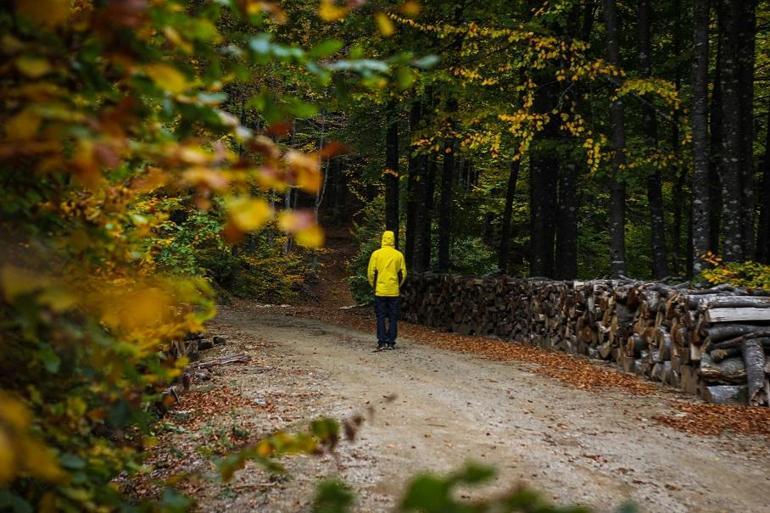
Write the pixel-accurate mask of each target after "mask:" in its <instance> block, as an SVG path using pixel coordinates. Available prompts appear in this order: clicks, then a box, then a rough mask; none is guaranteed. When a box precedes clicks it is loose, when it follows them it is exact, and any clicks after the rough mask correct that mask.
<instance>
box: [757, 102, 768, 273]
mask: <svg viewBox="0 0 770 513" xmlns="http://www.w3.org/2000/svg"><path fill="white" fill-rule="evenodd" d="M765 128H766V129H767V134H766V135H765V157H764V162H762V189H761V190H760V193H759V198H760V202H759V205H760V211H759V230H758V233H757V248H756V255H757V256H756V258H757V261H758V262H762V263H763V264H770V104H769V105H768V110H767V126H766V127H765Z"/></svg>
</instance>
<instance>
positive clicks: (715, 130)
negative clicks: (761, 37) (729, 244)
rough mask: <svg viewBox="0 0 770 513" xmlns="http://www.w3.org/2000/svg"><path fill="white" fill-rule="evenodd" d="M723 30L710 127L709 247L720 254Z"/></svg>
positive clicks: (720, 38) (712, 96)
mask: <svg viewBox="0 0 770 513" xmlns="http://www.w3.org/2000/svg"><path fill="white" fill-rule="evenodd" d="M722 32H723V31H722V30H721V29H719V30H718V35H717V56H716V69H715V72H714V91H713V93H712V95H711V105H710V118H709V127H710V131H711V145H710V147H709V148H708V149H707V150H708V151H710V154H709V157H710V158H709V182H708V183H709V202H708V212H709V249H710V250H711V252H712V253H714V254H720V253H721V250H720V240H719V239H720V233H721V228H722V226H721V220H722V85H721V84H722V46H723V45H722V35H723V34H722Z"/></svg>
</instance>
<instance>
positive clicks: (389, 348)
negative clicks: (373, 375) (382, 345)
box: [388, 344, 396, 351]
mask: <svg viewBox="0 0 770 513" xmlns="http://www.w3.org/2000/svg"><path fill="white" fill-rule="evenodd" d="M395 349H396V344H388V351H394V350H395Z"/></svg>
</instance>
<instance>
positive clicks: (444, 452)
mask: <svg viewBox="0 0 770 513" xmlns="http://www.w3.org/2000/svg"><path fill="white" fill-rule="evenodd" d="M212 331H213V332H215V333H216V332H219V333H225V334H227V335H228V336H229V337H230V339H231V342H230V343H229V344H228V345H227V346H225V348H224V349H221V351H226V352H234V351H246V352H249V353H251V354H252V355H253V357H254V359H255V360H254V362H253V363H252V364H249V365H245V366H241V367H237V368H236V367H232V368H228V369H227V370H223V371H222V372H224V374H221V375H217V376H215V378H214V380H213V382H212V383H213V384H208V385H206V386H208V387H209V388H210V389H216V388H217V387H221V386H227V387H229V388H228V390H230V391H232V394H234V395H235V396H237V399H238V400H237V401H233V402H232V405H231V407H229V408H226V410H228V411H225V412H218V413H217V412H214V413H209V414H207V416H206V417H207V418H205V419H199V420H200V422H198V423H197V424H195V423H193V424H188V426H187V428H185V429H182V430H181V431H179V432H172V433H169V434H168V435H166V436H167V440H166V442H167V443H171V444H174V445H175V446H176V447H177V448H176V449H175V450H176V451H177V453H176V459H174V461H175V462H183V463H184V465H185V466H184V469H185V470H190V469H195V468H197V469H199V470H200V469H201V468H206V465H207V463H206V460H205V458H203V457H199V455H200V454H201V451H200V445H201V444H205V443H210V438H211V432H213V431H214V427H215V426H219V427H220V428H221V427H222V426H225V425H227V426H229V425H230V424H232V425H233V429H235V427H238V429H240V430H244V429H245V430H247V431H248V432H250V433H252V434H251V436H252V437H253V436H256V435H258V434H259V433H260V432H267V431H270V430H271V429H276V428H281V427H285V426H286V425H287V424H288V425H289V426H294V427H297V428H300V427H301V426H302V425H304V423H305V422H306V421H307V420H308V419H310V418H313V417H314V416H319V415H328V416H332V417H337V418H342V417H345V416H347V415H350V414H351V413H352V412H355V411H363V410H365V408H366V406H367V404H368V405H376V415H375V418H374V420H373V422H371V423H368V424H367V425H366V426H365V427H364V429H363V431H362V434H361V437H360V439H359V440H358V441H356V442H355V443H353V444H343V445H342V447H341V448H340V451H339V455H338V456H337V458H336V459H334V458H330V457H327V458H325V459H318V458H310V457H302V458H295V459H293V460H291V461H290V463H289V469H290V471H291V472H292V473H293V474H295V475H301V476H303V477H296V478H294V480H293V481H291V482H282V481H279V482H276V481H271V480H268V478H267V477H266V474H265V473H264V472H262V471H261V470H259V469H257V468H256V467H255V466H249V467H247V469H245V470H243V471H241V472H240V473H239V474H238V475H237V477H236V479H235V481H234V482H233V483H231V484H230V485H228V486H225V487H223V486H222V485H218V484H214V483H210V482H203V483H198V484H196V485H195V486H193V489H192V490H191V491H192V492H193V493H194V494H195V495H197V496H198V497H199V499H200V507H201V509H202V510H204V511H215V510H216V511H223V510H225V509H227V510H229V511H271V512H276V511H287V512H288V511H307V509H308V508H309V506H308V504H309V503H310V501H311V498H312V482H313V481H314V480H317V479H318V478H322V477H328V476H339V477H341V478H342V479H344V480H345V481H347V482H348V483H350V484H351V485H352V486H353V487H354V488H355V490H356V492H357V493H358V495H359V502H358V506H357V509H358V511H362V512H364V511H365V512H377V511H388V510H389V509H390V508H391V507H392V505H393V503H394V501H395V500H396V498H397V497H398V496H399V494H400V493H401V491H402V490H403V486H404V484H405V482H406V480H407V478H408V477H409V476H411V475H413V474H414V473H415V472H418V471H422V470H432V471H437V472H445V471H448V470H451V469H454V468H456V467H458V466H459V465H461V464H462V463H463V462H465V461H467V460H469V459H472V460H476V461H480V462H485V463H490V464H493V465H495V466H497V468H498V469H499V472H500V474H499V477H498V479H497V480H496V483H495V484H494V486H493V487H492V489H498V490H502V489H504V488H509V487H511V486H513V485H514V484H515V483H519V482H525V483H528V484H531V485H533V486H535V487H537V488H539V489H541V490H543V491H544V492H545V495H546V496H549V497H551V498H553V499H555V500H557V501H559V502H562V503H582V504H586V505H590V506H593V507H595V508H596V509H597V511H612V510H613V509H614V508H615V507H617V506H618V505H619V504H621V503H623V502H624V501H627V500H633V501H635V502H637V503H638V504H640V505H641V510H642V511H644V512H666V513H673V512H732V511H736V512H737V511H740V512H741V513H750V512H756V513H760V512H768V511H770V493H768V490H770V451H768V448H770V441H768V440H767V439H765V438H762V437H747V436H738V435H730V436H721V437H694V436H690V435H687V434H684V433H680V432H678V431H674V430H672V429H670V428H668V427H665V426H662V425H659V424H657V423H655V422H653V421H652V420H651V418H652V417H653V416H654V415H657V414H661V413H671V412H670V409H669V407H668V406H667V405H666V404H667V403H666V401H665V400H662V399H661V397H660V396H658V395H653V396H642V397H638V396H631V395H628V394H627V393H624V392H622V391H617V392H601V394H600V396H599V394H597V393H596V392H588V391H581V390H575V389H571V388H568V387H567V386H565V385H563V384H560V383H559V382H557V381H554V380H552V379H549V378H547V377H544V376H542V375H540V374H536V373H533V372H532V371H531V367H528V365H527V364H521V363H515V362H514V363H511V362H506V363H498V362H493V361H489V360H482V359H477V358H473V357H469V356H467V355H461V354H457V353H453V352H448V351H442V350H438V349H435V348H431V347H427V346H425V345H421V344H417V343H414V342H410V341H409V340H401V341H400V349H399V350H397V351H392V352H383V353H372V340H371V337H370V336H369V335H367V334H364V333H361V332H356V331H351V330H348V329H343V328H339V327H334V326H330V325H327V324H324V323H322V322H319V321H314V320H308V319H299V318H294V317H286V316H282V315H280V314H276V313H272V312H269V313H260V312H259V311H258V309H250V310H242V309H225V310H224V311H223V312H222V314H221V315H220V317H219V319H218V321H217V322H216V323H215V325H214V326H213V327H212ZM265 369H267V370H265ZM388 394H395V395H396V397H397V398H396V400H395V401H393V402H391V403H389V404H385V403H384V401H383V396H385V395H388ZM226 401H227V400H226ZM183 404H184V403H183ZM252 404H255V405H256V406H251V405H252ZM255 408H256V409H255ZM204 420H205V422H204ZM187 422H189V419H187ZM207 429H208V431H207ZM207 440H209V442H207ZM193 447H195V449H194V450H193ZM185 448H188V449H189V450H188V449H185ZM180 455H181V456H180ZM164 458H165V461H168V460H169V458H168V455H167V454H166V455H163V454H160V455H158V456H157V459H158V461H164ZM169 466H170V467H171V466H173V465H171V464H170V463H169ZM188 491H190V490H188ZM489 491H490V488H487V489H486V490H484V491H483V492H484V493H488V492H489ZM471 493H472V494H479V493H482V492H481V491H479V492H476V491H474V492H471Z"/></svg>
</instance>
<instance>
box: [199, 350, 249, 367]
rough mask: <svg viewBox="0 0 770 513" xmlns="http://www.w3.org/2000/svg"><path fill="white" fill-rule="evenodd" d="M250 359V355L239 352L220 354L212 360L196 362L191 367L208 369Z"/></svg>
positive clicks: (245, 361) (246, 361)
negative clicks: (220, 355)
mask: <svg viewBox="0 0 770 513" xmlns="http://www.w3.org/2000/svg"><path fill="white" fill-rule="evenodd" d="M249 361H251V356H249V355H247V354H245V353H241V354H236V355H232V356H222V357H220V358H215V359H214V360H207V361H205V362H196V363H194V364H193V365H192V367H194V368H196V369H209V368H211V367H217V366H219V365H232V364H234V363H248V362H249Z"/></svg>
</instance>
